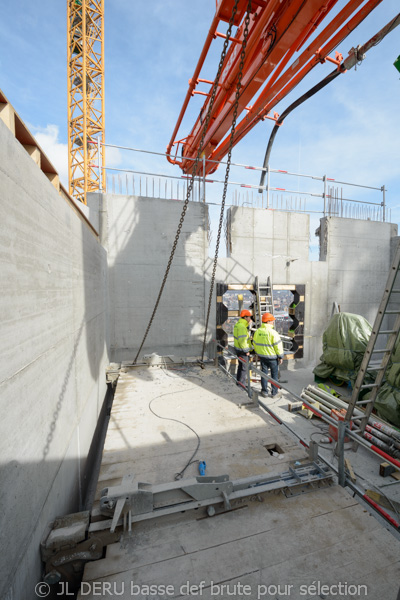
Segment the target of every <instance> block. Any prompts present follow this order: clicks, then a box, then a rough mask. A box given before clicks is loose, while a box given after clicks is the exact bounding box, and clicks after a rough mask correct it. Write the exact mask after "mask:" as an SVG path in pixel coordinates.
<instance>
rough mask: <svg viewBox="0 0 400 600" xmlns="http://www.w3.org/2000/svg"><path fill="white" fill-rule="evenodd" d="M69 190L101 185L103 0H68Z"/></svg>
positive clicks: (80, 192) (79, 194)
mask: <svg viewBox="0 0 400 600" xmlns="http://www.w3.org/2000/svg"><path fill="white" fill-rule="evenodd" d="M67 20H68V177H69V193H70V194H71V196H73V197H74V198H75V199H76V200H80V201H81V202H83V203H84V204H86V194H87V193H88V192H96V191H99V190H100V191H104V190H105V169H104V167H105V154H104V145H103V144H104V142H105V140H104V0H67Z"/></svg>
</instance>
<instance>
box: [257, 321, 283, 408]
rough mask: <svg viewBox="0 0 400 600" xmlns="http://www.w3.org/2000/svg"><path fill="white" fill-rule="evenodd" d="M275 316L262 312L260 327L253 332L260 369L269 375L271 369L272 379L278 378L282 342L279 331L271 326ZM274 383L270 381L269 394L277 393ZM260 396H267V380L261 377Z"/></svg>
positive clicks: (274, 394) (281, 360) (281, 357)
mask: <svg viewBox="0 0 400 600" xmlns="http://www.w3.org/2000/svg"><path fill="white" fill-rule="evenodd" d="M274 322H275V317H274V315H272V314H271V313H268V312H267V313H264V314H263V316H262V324H261V327H259V328H258V329H257V331H256V332H255V334H254V338H253V344H254V351H255V352H256V354H257V356H258V358H259V359H260V362H261V370H262V372H263V373H265V375H267V376H268V377H269V371H271V377H272V379H275V381H277V380H278V366H279V365H281V364H282V362H283V344H282V340H281V338H280V336H279V333H278V332H277V331H275V329H274V328H273V326H274ZM278 392H279V390H278V388H277V387H276V385H273V384H272V383H271V396H272V397H274V396H276V395H277V394H278ZM261 396H262V397H263V398H267V397H268V382H267V380H266V379H264V377H261Z"/></svg>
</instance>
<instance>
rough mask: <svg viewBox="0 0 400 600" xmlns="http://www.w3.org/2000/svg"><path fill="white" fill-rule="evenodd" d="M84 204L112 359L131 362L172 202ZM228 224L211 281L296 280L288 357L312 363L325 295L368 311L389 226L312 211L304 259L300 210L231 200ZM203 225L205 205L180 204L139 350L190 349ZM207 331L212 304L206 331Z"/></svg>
mask: <svg viewBox="0 0 400 600" xmlns="http://www.w3.org/2000/svg"><path fill="white" fill-rule="evenodd" d="M89 206H90V215H91V219H92V222H93V223H94V224H95V226H96V227H98V229H99V231H100V232H101V239H102V243H103V244H104V246H105V247H106V249H107V251H108V265H109V304H110V307H111V314H110V338H111V352H112V360H114V361H117V362H120V361H131V360H133V358H134V357H135V356H136V352H137V350H138V348H139V345H140V343H141V341H142V338H143V335H144V332H145V329H146V327H147V324H148V322H149V318H150V315H151V313H152V310H153V307H154V304H155V301H156V298H157V294H158V292H159V289H160V285H161V281H162V278H163V275H164V273H165V268H166V265H167V261H168V258H169V255H170V251H171V247H172V242H173V239H174V235H175V232H176V228H177V225H178V223H179V217H180V214H181V210H182V203H181V202H177V201H173V200H163V199H154V198H139V197H134V196H128V197H127V196H118V195H111V194H108V195H103V196H101V195H99V194H92V195H90V197H89ZM228 223H229V226H228V232H229V253H228V257H227V258H220V259H219V261H218V268H217V273H216V282H221V283H230V284H232V283H243V284H254V280H255V276H256V275H258V277H259V280H260V281H266V279H267V277H268V276H270V277H271V279H272V282H273V283H274V284H275V285H282V284H304V285H305V317H304V358H303V359H300V360H299V361H297V362H298V364H299V366H306V365H308V364H316V363H317V362H318V359H319V357H320V355H321V352H322V334H323V332H324V330H325V328H326V325H327V323H328V322H329V319H330V316H331V312H332V307H333V303H334V302H336V303H338V304H340V306H341V310H342V311H347V312H354V313H357V314H361V315H363V316H365V317H366V318H367V319H368V320H369V321H373V320H374V318H375V314H376V310H377V307H378V304H379V301H380V299H381V296H382V293H383V287H384V285H385V281H386V278H387V274H388V270H389V266H390V261H391V250H392V246H393V240H394V239H395V236H396V235H397V226H396V225H393V224H390V223H378V222H373V221H358V220H354V219H339V218H335V217H328V218H326V219H322V221H321V228H320V229H321V234H320V235H321V240H322V242H321V256H320V261H310V260H309V240H310V217H309V215H307V214H304V213H288V212H282V211H277V210H265V209H252V208H243V207H232V208H230V209H229V213H228ZM206 231H207V207H206V206H205V205H204V204H202V203H197V202H195V203H190V204H189V209H188V212H187V215H186V219H185V222H184V225H183V229H182V234H181V238H180V241H179V243H178V246H177V251H176V255H175V258H174V261H173V263H172V268H171V272H170V275H169V278H168V280H167V284H166V286H165V290H164V293H163V296H162V298H161V302H160V305H159V308H158V311H157V314H156V317H155V319H154V322H153V325H152V327H151V329H150V333H149V335H148V338H147V340H146V343H145V345H144V348H143V350H142V352H141V356H143V355H144V354H146V353H151V352H157V353H159V354H174V355H178V356H199V355H200V353H201V349H202V342H203V335H204V329H203V328H204V322H205V311H206V305H207V303H208V296H209V285H210V280H211V275H212V259H211V258H210V257H209V256H208V244H207V236H206V233H205V232H206ZM222 243H223V241H222ZM212 306H213V307H214V306H215V292H214V302H213V305H212ZM214 332H215V310H212V311H211V315H210V323H209V334H208V340H211V339H212V338H213V337H214ZM210 350H211V352H213V349H212V348H211V347H210Z"/></svg>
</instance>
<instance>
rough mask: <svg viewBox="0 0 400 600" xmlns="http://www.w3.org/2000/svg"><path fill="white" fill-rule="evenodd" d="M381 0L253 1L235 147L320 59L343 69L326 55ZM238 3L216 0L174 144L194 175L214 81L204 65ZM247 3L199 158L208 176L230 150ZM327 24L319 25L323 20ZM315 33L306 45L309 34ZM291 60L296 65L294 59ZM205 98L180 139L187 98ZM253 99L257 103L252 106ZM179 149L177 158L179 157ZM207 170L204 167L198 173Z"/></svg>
mask: <svg viewBox="0 0 400 600" xmlns="http://www.w3.org/2000/svg"><path fill="white" fill-rule="evenodd" d="M381 2H382V0H347V1H342V2H341V1H340V0H252V8H251V19H250V25H249V33H248V38H247V47H246V58H245V62H244V66H243V72H242V79H241V88H240V97H239V109H238V115H241V113H242V115H241V120H238V123H237V126H236V130H235V136H234V141H233V143H234V144H237V143H238V142H239V140H241V139H242V138H243V137H244V136H245V135H246V134H247V133H248V132H249V131H250V130H251V129H252V128H253V127H254V126H255V125H256V124H257V123H258V122H259V121H261V120H264V119H265V118H272V119H276V116H277V115H274V117H270V116H269V112H270V111H271V110H272V109H273V108H274V107H275V106H276V105H277V103H278V102H279V101H280V100H282V99H283V98H284V97H285V96H286V95H287V94H289V92H291V91H292V90H293V88H295V87H296V85H297V84H298V83H299V82H300V81H301V80H302V79H303V78H304V77H305V76H306V75H307V74H308V73H309V72H310V71H311V69H313V68H314V67H315V66H316V65H317V64H319V63H321V62H325V61H326V60H328V61H331V62H334V63H336V64H337V65H338V66H339V65H340V63H341V61H342V58H343V57H342V56H341V55H340V54H338V53H336V58H335V59H332V58H330V57H329V54H330V53H331V52H332V51H333V50H334V49H335V48H336V47H337V46H338V44H339V43H340V42H342V41H343V40H344V39H345V38H346V37H347V36H348V35H349V33H350V32H351V31H353V30H354V29H355V28H356V27H357V26H358V25H359V24H360V23H361V21H363V20H364V19H365V17H366V16H367V15H368V14H369V13H370V12H371V11H372V10H374V9H375V8H376V7H377V6H378V5H379V4H380V3H381ZM337 4H338V5H339V7H340V5H342V8H341V9H340V10H339V12H338V13H337V14H336V16H334V17H333V18H332V19H331V20H329V19H328V15H329V13H330V11H331V10H332V9H333V8H334V7H335V6H336V5H337ZM233 6H234V0H217V8H216V13H215V16H214V18H213V21H212V23H211V27H210V30H209V33H208V35H207V39H206V42H205V44H204V47H203V50H202V52H201V55H200V58H199V60H198V63H197V66H196V69H195V71H194V74H193V77H192V79H190V80H189V89H188V91H187V94H186V97H185V100H184V103H183V106H182V109H181V112H180V114H179V117H178V121H177V123H176V126H175V129H174V132H173V134H172V138H171V140H170V143H169V144H168V146H167V154H168V155H170V156H168V160H169V161H170V162H171V163H173V164H178V165H179V166H180V167H181V168H182V170H183V171H184V172H185V173H190V172H191V169H192V167H193V164H194V160H195V159H196V156H197V153H198V151H199V146H200V141H201V137H202V134H203V126H204V121H205V116H206V115H207V112H208V110H209V103H210V97H211V90H212V89H213V85H214V81H210V80H208V79H204V78H200V74H201V70H202V67H203V64H204V61H205V58H206V56H207V54H208V51H209V49H210V47H211V44H212V42H213V40H214V39H215V38H216V37H226V36H225V35H224V34H222V33H220V32H218V31H217V28H218V26H219V24H220V23H221V21H222V22H223V21H225V22H229V20H230V18H231V14H232V9H233ZM246 7H247V0H239V2H238V6H237V12H236V15H235V19H234V21H233V23H234V25H235V26H237V28H238V29H237V32H236V34H235V35H234V36H232V37H231V38H230V40H229V48H228V51H227V54H226V57H225V60H224V63H223V67H222V71H221V75H220V79H219V82H218V87H217V90H216V94H215V100H214V103H213V105H212V109H211V114H210V119H209V121H208V127H207V130H206V132H205V137H204V143H203V147H202V155H204V156H205V159H206V163H205V165H206V168H205V170H206V173H212V172H213V171H215V169H216V164H215V163H214V162H207V161H220V160H222V159H223V157H224V156H225V155H226V154H227V152H228V148H229V137H228V136H227V135H226V134H227V133H228V132H229V129H230V126H231V123H232V111H233V104H234V100H235V92H236V85H237V80H238V73H239V64H240V54H241V44H242V40H243V31H244V18H245V15H246ZM323 21H324V25H323V26H322V25H321V24H322V22H323ZM317 29H319V30H320V31H319V33H318V32H317V33H318V35H317V36H316V37H315V38H313V40H312V41H311V42H310V43H309V45H308V46H306V42H307V40H309V38H310V36H312V35H313V34H314V32H316V30H317ZM292 59H293V62H292V63H291V64H289V63H290V61H291V60H292ZM199 83H205V84H207V85H209V90H208V91H207V92H202V91H197V90H196V87H197V85H198V84H199ZM196 94H197V95H198V94H200V95H204V96H205V101H204V104H203V107H202V109H201V110H200V114H199V116H198V118H197V120H196V122H195V124H194V126H193V128H192V130H191V132H190V133H189V135H187V136H186V137H185V138H183V139H180V140H176V136H177V134H178V131H179V128H180V125H181V122H182V119H183V117H184V114H185V112H186V109H187V107H188V104H189V102H190V100H191V99H192V98H193V97H194V96H195V95H196ZM251 102H253V104H252V105H250V103H251ZM179 151H180V156H179V157H178V154H179ZM200 173H202V166H201V165H200V168H199V169H198V174H200Z"/></svg>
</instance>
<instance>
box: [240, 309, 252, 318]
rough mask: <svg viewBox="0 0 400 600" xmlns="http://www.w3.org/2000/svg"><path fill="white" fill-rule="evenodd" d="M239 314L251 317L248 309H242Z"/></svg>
mask: <svg viewBox="0 0 400 600" xmlns="http://www.w3.org/2000/svg"><path fill="white" fill-rule="evenodd" d="M240 316H241V317H242V318H243V317H251V312H250V311H249V310H246V309H245V310H242V312H241V313H240Z"/></svg>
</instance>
